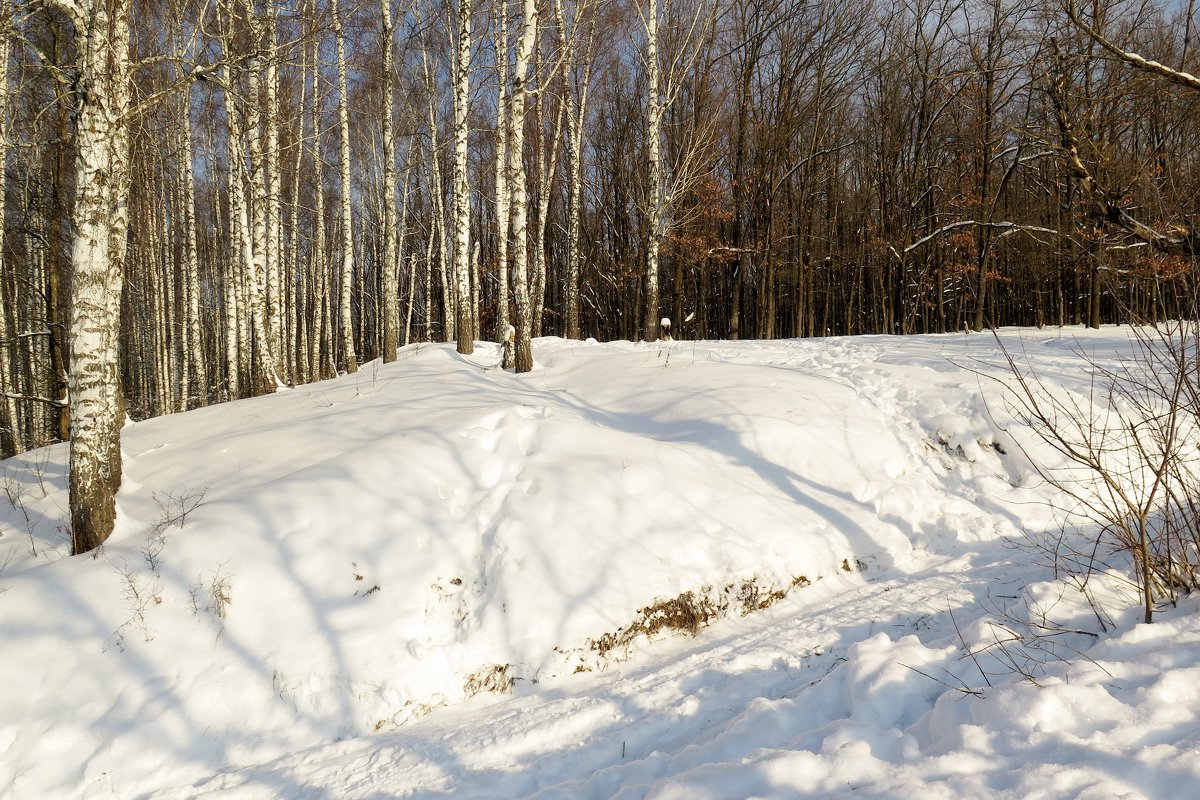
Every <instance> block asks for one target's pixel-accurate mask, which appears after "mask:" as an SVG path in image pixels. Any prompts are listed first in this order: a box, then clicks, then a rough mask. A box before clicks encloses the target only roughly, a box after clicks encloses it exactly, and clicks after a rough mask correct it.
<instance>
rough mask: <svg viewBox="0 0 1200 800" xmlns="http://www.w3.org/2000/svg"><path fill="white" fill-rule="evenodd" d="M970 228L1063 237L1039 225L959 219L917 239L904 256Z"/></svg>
mask: <svg viewBox="0 0 1200 800" xmlns="http://www.w3.org/2000/svg"><path fill="white" fill-rule="evenodd" d="M970 227H976V228H992V229H998V230H1003V231H1004V233H1003V234H1001V235H1002V236H1007V235H1009V234H1012V233H1017V232H1021V231H1023V232H1025V233H1052V234H1054V235H1055V236H1062V235H1063V234H1062V231H1059V230H1056V229H1054V228H1046V227H1043V226H1041V225H1023V224H1021V223H1019V222H986V221H984V220H977V219H960V220H958V221H956V222H951V223H949V224H946V225H943V226H942V227H940V228H938V229H937V230H936V231H933V232H932V233H929V234H926V235H925V236H922V237H921V238H920V239H917V240H916V241H915V242H913V243H912V244H910V245H909V246H908V247H905V248H904V254H905V255H908V254H909V253H910V252H912V251H913V250H916V249H917V248H918V247H922V246H924V245H926V244H929V243H930V242H932V241H933V240H935V239H939V238H941V237H942V236H945V235H946V234H947V233H950V232H951V231H955V230H958V229H959V228H970Z"/></svg>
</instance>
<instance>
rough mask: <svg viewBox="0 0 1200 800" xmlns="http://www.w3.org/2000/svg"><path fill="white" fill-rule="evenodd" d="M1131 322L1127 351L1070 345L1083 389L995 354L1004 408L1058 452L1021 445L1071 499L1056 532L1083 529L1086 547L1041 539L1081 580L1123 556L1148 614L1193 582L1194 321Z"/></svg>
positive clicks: (1199, 484) (1197, 452)
mask: <svg viewBox="0 0 1200 800" xmlns="http://www.w3.org/2000/svg"><path fill="white" fill-rule="evenodd" d="M1133 330H1134V333H1133V335H1134V337H1135V348H1134V353H1133V355H1132V356H1130V357H1129V358H1127V359H1125V360H1124V361H1123V362H1122V363H1120V364H1119V365H1118V366H1117V367H1115V368H1114V367H1109V366H1106V365H1104V364H1102V363H1100V362H1099V361H1098V360H1097V359H1095V358H1093V357H1091V356H1089V355H1087V354H1086V353H1083V352H1080V359H1081V361H1080V363H1081V364H1082V365H1084V366H1086V367H1087V368H1088V369H1089V370H1090V372H1091V373H1092V376H1093V377H1092V382H1091V385H1090V390H1089V393H1088V396H1087V397H1085V398H1082V399H1080V398H1078V397H1077V396H1072V395H1070V394H1069V393H1065V392H1062V391H1054V390H1051V389H1050V388H1048V386H1047V384H1046V383H1045V382H1043V381H1042V380H1041V379H1040V378H1039V377H1038V376H1037V375H1036V373H1034V371H1033V370H1032V369H1031V368H1029V367H1028V365H1027V364H1025V363H1022V362H1020V361H1018V359H1017V358H1015V357H1014V356H1013V355H1012V354H1011V353H1010V352H1009V351H1007V350H1004V354H1005V358H1006V359H1007V363H1008V367H1009V370H1010V372H1011V375H1012V376H1013V377H1014V378H1015V380H1014V381H1009V382H1007V383H1006V385H1007V387H1008V389H1009V392H1008V398H1009V400H1010V410H1011V411H1012V412H1013V413H1014V415H1015V416H1016V418H1017V419H1018V421H1020V422H1022V423H1024V424H1025V425H1027V426H1028V427H1029V429H1030V430H1031V431H1032V432H1033V435H1034V436H1035V437H1036V440H1037V441H1038V442H1040V443H1042V444H1044V445H1047V446H1049V448H1050V449H1051V450H1053V451H1054V452H1055V453H1057V454H1058V455H1059V456H1060V457H1061V459H1062V463H1060V464H1053V465H1052V464H1048V463H1047V461H1046V460H1045V459H1040V458H1038V457H1037V455H1036V454H1034V453H1030V452H1028V451H1027V452H1026V455H1027V456H1029V458H1030V461H1031V463H1032V464H1033V465H1034V467H1035V468H1036V469H1037V471H1038V473H1039V474H1040V475H1041V477H1042V478H1043V479H1044V480H1046V481H1047V482H1048V483H1049V484H1050V485H1051V486H1053V487H1054V488H1055V489H1057V490H1058V491H1060V492H1061V493H1062V496H1063V497H1065V498H1067V500H1068V501H1069V503H1068V504H1065V505H1062V506H1061V510H1062V511H1063V512H1065V513H1064V519H1063V533H1064V534H1065V533H1068V532H1070V531H1072V530H1075V531H1083V530H1087V531H1091V532H1092V533H1091V534H1090V536H1089V538H1088V539H1087V541H1088V544H1087V545H1086V546H1084V547H1080V546H1079V544H1078V541H1079V540H1078V539H1077V538H1074V537H1070V536H1066V535H1059V536H1057V537H1052V538H1051V539H1049V540H1047V541H1045V542H1044V543H1043V547H1044V549H1046V550H1047V551H1048V552H1050V553H1051V554H1052V555H1053V557H1054V564H1055V567H1056V569H1058V570H1060V571H1061V572H1063V573H1065V574H1069V575H1073V576H1076V577H1079V578H1080V579H1081V582H1082V584H1083V585H1086V580H1087V576H1088V575H1090V574H1091V572H1092V571H1093V570H1094V569H1095V568H1097V567H1099V566H1101V565H1103V566H1108V564H1107V561H1106V559H1108V557H1109V556H1110V555H1112V554H1121V555H1124V556H1128V557H1129V559H1130V561H1131V563H1132V565H1133V573H1134V576H1133V579H1134V581H1135V582H1136V584H1137V586H1138V590H1139V593H1140V595H1141V600H1142V605H1143V606H1144V610H1145V621H1146V622H1150V621H1151V620H1152V619H1153V613H1154V608H1155V604H1156V603H1157V602H1162V601H1166V602H1174V601H1175V600H1176V599H1177V598H1178V597H1179V595H1180V594H1184V593H1188V592H1192V591H1195V590H1196V589H1197V588H1200V327H1197V324H1196V323H1194V322H1176V323H1170V324H1167V325H1161V326H1158V327H1154V328H1135V329H1133ZM997 341H999V339H997ZM1001 347H1002V348H1003V344H1001Z"/></svg>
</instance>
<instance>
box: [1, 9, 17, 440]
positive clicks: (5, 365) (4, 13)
mask: <svg viewBox="0 0 1200 800" xmlns="http://www.w3.org/2000/svg"><path fill="white" fill-rule="evenodd" d="M11 13H12V12H11V9H10V8H9V0H0V24H2V25H3V29H0V340H2V343H0V398H2V401H0V456H5V457H7V456H10V455H13V454H15V453H16V452H17V441H18V437H17V403H16V400H14V399H13V395H14V394H15V393H14V392H13V388H14V387H13V386H12V385H11V381H10V380H9V376H10V374H11V373H10V372H9V370H10V369H11V367H12V356H11V353H12V352H13V347H12V342H11V340H10V339H9V336H10V329H9V319H8V310H9V300H8V296H7V295H6V293H5V290H4V283H6V282H7V281H6V280H5V276H6V275H7V274H8V272H7V270H5V269H3V263H4V260H5V259H4V252H5V250H4V245H5V242H4V234H5V231H6V225H5V220H4V196H5V190H6V189H7V180H6V179H7V177H8V176H7V169H6V165H7V163H8V53H9V49H10V47H11V43H12V39H11V37H12V29H11V25H12V18H11Z"/></svg>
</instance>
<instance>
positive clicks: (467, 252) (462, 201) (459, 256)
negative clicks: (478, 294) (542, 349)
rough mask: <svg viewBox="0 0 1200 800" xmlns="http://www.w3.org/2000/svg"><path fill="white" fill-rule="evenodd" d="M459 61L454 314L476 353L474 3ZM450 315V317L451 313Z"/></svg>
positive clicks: (461, 7) (464, 349) (464, 23)
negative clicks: (471, 146) (471, 156)
mask: <svg viewBox="0 0 1200 800" xmlns="http://www.w3.org/2000/svg"><path fill="white" fill-rule="evenodd" d="M457 35H458V58H457V59H456V61H455V69H454V281H455V285H456V289H457V290H456V292H455V295H456V297H455V301H454V314H455V330H456V333H457V339H458V352H459V353H462V354H463V355H470V354H471V353H472V352H474V350H475V344H474V339H473V336H474V325H473V324H472V320H471V241H470V231H471V195H470V189H469V188H468V186H467V134H468V132H469V130H468V128H469V124H470V119H469V116H470V115H469V111H470V108H469V106H468V101H469V99H470V96H471V95H470V78H471V0H458V27H457ZM447 315H448V314H447Z"/></svg>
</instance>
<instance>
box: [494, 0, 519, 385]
mask: <svg viewBox="0 0 1200 800" xmlns="http://www.w3.org/2000/svg"><path fill="white" fill-rule="evenodd" d="M496 76H497V79H498V84H499V89H498V92H497V96H496V261H497V264H496V268H497V272H498V277H497V283H498V284H499V285H498V286H497V288H496V340H497V341H498V342H500V343H501V344H503V343H504V342H505V341H507V337H508V326H509V324H510V323H509V316H508V302H509V300H508V284H509V275H508V225H509V221H510V214H509V209H510V207H511V205H510V204H511V198H510V197H509V195H508V106H509V101H508V0H501V2H500V21H499V29H498V30H497V31H496ZM503 352H504V362H503V366H504V368H505V369H511V368H512V367H514V366H515V362H514V361H513V355H514V353H513V350H512V348H510V347H504V348H503Z"/></svg>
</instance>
